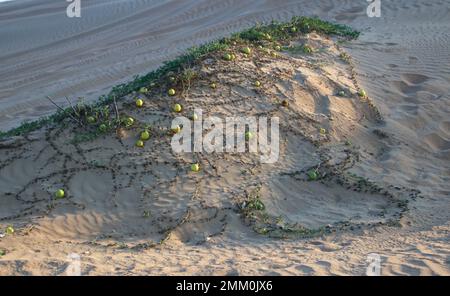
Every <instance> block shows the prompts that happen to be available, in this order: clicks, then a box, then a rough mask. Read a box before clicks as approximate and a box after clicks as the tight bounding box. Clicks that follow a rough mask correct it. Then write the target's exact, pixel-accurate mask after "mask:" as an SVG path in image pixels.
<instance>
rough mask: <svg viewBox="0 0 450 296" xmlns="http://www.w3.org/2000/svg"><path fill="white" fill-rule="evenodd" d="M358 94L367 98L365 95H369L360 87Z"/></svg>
mask: <svg viewBox="0 0 450 296" xmlns="http://www.w3.org/2000/svg"><path fill="white" fill-rule="evenodd" d="M358 95H359V96H360V97H361V98H365V97H366V96H367V93H366V91H365V90H363V89H360V90H359V91H358Z"/></svg>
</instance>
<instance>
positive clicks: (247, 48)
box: [242, 46, 252, 54]
mask: <svg viewBox="0 0 450 296" xmlns="http://www.w3.org/2000/svg"><path fill="white" fill-rule="evenodd" d="M242 52H243V53H245V54H251V53H252V50H251V48H250V47H248V46H247V47H244V48H243V49H242Z"/></svg>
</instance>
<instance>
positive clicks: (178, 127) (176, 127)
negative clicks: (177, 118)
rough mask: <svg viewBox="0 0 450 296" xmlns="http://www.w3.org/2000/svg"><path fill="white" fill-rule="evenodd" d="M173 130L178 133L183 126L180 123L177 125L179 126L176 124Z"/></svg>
mask: <svg viewBox="0 0 450 296" xmlns="http://www.w3.org/2000/svg"><path fill="white" fill-rule="evenodd" d="M171 130H172V132H173V133H175V134H178V133H179V132H181V127H180V126H179V125H177V126H174V127H173V128H172V129H171Z"/></svg>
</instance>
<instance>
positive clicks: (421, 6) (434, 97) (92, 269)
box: [0, 0, 450, 275]
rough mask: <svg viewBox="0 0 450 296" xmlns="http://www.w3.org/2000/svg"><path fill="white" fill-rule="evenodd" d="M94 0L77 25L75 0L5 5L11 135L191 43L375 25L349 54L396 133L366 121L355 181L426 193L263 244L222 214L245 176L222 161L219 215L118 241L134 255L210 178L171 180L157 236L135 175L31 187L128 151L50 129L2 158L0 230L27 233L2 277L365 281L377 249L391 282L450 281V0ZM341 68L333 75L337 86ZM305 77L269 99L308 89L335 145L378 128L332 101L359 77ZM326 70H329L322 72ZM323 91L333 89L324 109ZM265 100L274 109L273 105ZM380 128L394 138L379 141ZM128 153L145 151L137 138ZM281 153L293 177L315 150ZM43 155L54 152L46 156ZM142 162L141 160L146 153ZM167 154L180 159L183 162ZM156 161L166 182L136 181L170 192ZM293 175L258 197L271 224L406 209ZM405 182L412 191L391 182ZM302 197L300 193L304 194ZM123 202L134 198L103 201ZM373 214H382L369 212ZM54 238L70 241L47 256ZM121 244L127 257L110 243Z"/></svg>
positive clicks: (0, 241) (309, 102) (2, 26)
mask: <svg viewBox="0 0 450 296" xmlns="http://www.w3.org/2000/svg"><path fill="white" fill-rule="evenodd" d="M84 2H86V3H84ZM84 2H83V3H82V18H81V19H69V18H67V17H66V16H65V14H64V9H65V7H64V5H65V3H63V2H55V1H45V0H42V1H13V2H6V3H0V38H1V40H2V42H1V43H0V66H1V67H0V123H1V124H2V128H1V130H7V129H9V128H10V127H13V126H16V125H18V124H19V123H20V122H21V121H23V120H30V119H34V118H37V117H39V116H42V115H46V114H49V113H52V112H54V111H55V110H54V108H53V107H52V105H50V104H49V102H48V101H46V100H45V99H44V97H45V95H50V96H52V97H55V98H56V99H57V100H58V101H59V102H63V101H62V98H63V96H65V95H67V96H70V97H77V96H85V97H87V98H88V100H94V99H95V98H97V97H98V95H101V94H104V93H106V92H107V91H108V90H109V88H110V87H111V86H113V85H115V84H117V83H119V82H124V81H128V80H130V79H131V78H132V76H134V75H136V74H144V73H146V72H148V71H150V70H152V69H154V68H156V67H157V66H159V65H160V64H161V62H162V61H164V60H168V59H170V58H172V57H174V56H176V55H178V54H180V53H182V52H183V51H184V50H185V49H186V48H188V47H191V46H192V45H196V44H201V43H204V42H206V41H210V40H213V39H216V38H218V37H222V36H225V35H227V34H229V33H231V32H236V31H238V30H240V29H242V28H245V27H248V26H251V25H252V24H254V23H256V22H257V21H268V20H270V19H272V18H274V19H277V20H287V19H289V18H290V17H291V16H293V15H316V16H319V17H321V18H324V19H327V20H334V21H337V22H340V23H345V24H349V25H351V26H353V27H354V28H356V29H358V30H361V31H362V33H363V34H362V35H361V36H360V38H359V39H358V40H356V41H352V42H350V43H345V44H343V45H342V47H343V49H344V50H345V51H346V52H348V53H349V54H350V55H351V56H352V58H353V61H354V62H355V67H356V77H357V80H358V83H360V85H362V86H363V88H364V89H366V91H367V93H368V94H369V96H370V98H371V99H372V100H373V101H374V103H375V105H376V106H377V108H378V109H379V110H380V112H381V114H382V116H383V124H381V125H377V124H375V123H373V122H372V123H367V127H363V126H360V127H359V128H360V129H358V130H357V132H358V133H356V132H354V133H353V136H354V135H355V134H357V135H358V136H357V137H352V143H353V144H354V145H357V146H360V147H362V152H361V156H360V161H359V162H357V163H355V165H354V166H353V167H352V168H351V170H350V171H351V172H353V173H356V174H358V175H361V176H364V177H367V178H369V179H370V180H372V181H374V182H376V183H377V184H381V185H382V186H384V187H386V188H390V189H392V190H393V191H394V192H397V193H398V198H399V199H400V200H401V199H403V198H405V197H404V196H403V195H405V194H406V195H407V191H403V188H408V189H412V190H419V191H420V192H421V193H420V197H419V198H416V199H414V200H410V201H409V210H408V211H407V212H406V213H404V214H403V217H402V219H400V220H399V221H398V222H399V224H400V225H397V226H396V227H392V226H386V225H384V226H383V225H382V226H379V227H369V228H365V227H362V228H359V227H354V228H353V229H352V230H349V231H343V232H336V233H331V234H328V235H325V236H320V237H317V238H312V239H301V240H278V239H273V238H265V237H262V236H260V235H258V234H256V233H255V232H254V231H252V229H250V228H248V227H243V225H242V222H241V219H240V218H239V217H237V216H236V215H233V214H232V213H228V212H227V210H219V211H217V212H216V211H215V210H214V209H215V208H219V209H226V208H227V206H228V204H227V203H226V202H225V201H226V200H227V199H226V197H228V196H232V193H233V191H232V188H233V186H234V184H236V183H237V182H238V181H239V182H241V181H242V178H240V177H237V176H239V174H240V170H239V169H237V168H234V169H233V166H232V165H231V164H230V165H229V164H228V163H227V162H224V164H223V165H224V167H227V165H229V167H228V168H229V169H230V171H229V173H228V174H226V175H224V176H223V178H222V179H220V180H215V181H214V180H209V181H205V182H206V183H205V184H204V185H203V187H202V188H203V190H205V191H206V192H204V194H206V195H208V196H212V197H213V198H212V199H211V200H210V201H209V202H210V204H206V205H204V204H203V205H202V206H203V207H205V206H206V208H207V209H208V210H206V211H200V210H198V209H200V208H196V206H199V205H197V204H194V205H193V207H192V215H193V216H192V221H197V223H191V224H190V223H186V224H183V225H179V226H180V227H178V228H176V230H175V231H174V232H173V233H172V236H171V237H170V238H169V239H170V241H169V243H167V244H165V245H164V247H161V248H156V249H148V250H140V251H134V250H129V249H126V248H124V249H121V248H118V247H117V244H118V242H120V243H124V244H128V245H129V246H131V247H133V246H135V245H138V244H140V243H142V242H143V241H148V239H149V238H151V239H152V240H154V241H159V240H160V239H162V238H164V237H163V235H161V232H160V230H161V229H169V228H170V229H172V228H173V226H174V225H175V224H176V222H177V221H179V220H180V219H182V218H183V215H184V213H185V210H186V208H187V207H188V205H190V204H189V198H190V197H191V196H188V195H186V193H192V192H194V191H195V188H196V186H197V185H198V183H196V181H198V180H196V179H195V178H189V177H188V178H185V179H183V178H181V179H180V180H179V181H180V184H182V185H173V184H159V186H160V190H161V192H160V196H159V197H160V198H159V199H158V200H155V201H151V205H152V206H155V213H166V214H167V213H170V215H169V216H170V217H173V220H165V219H164V217H160V219H158V217H155V223H154V224H152V227H150V228H149V227H146V226H145V225H146V224H143V222H142V219H141V218H142V217H140V215H142V211H143V210H144V209H145V208H146V207H147V206H149V205H150V201H148V200H147V201H146V200H144V199H142V198H141V197H140V196H139V193H138V192H135V191H134V190H133V189H132V188H134V187H133V186H131V187H128V186H126V184H130V183H132V182H135V181H133V180H132V178H130V176H128V175H127V174H123V175H118V176H115V179H117V180H120V182H116V181H114V182H113V181H111V180H112V179H113V178H112V176H111V175H110V174H111V172H110V171H108V170H98V171H97V170H84V171H83V170H81V171H79V170H74V171H69V172H60V173H58V174H57V175H56V177H58V176H60V175H59V174H61V176H62V177H61V176H60V177H61V178H60V179H58V180H54V179H52V178H53V177H55V176H53V175H52V176H48V177H45V178H44V179H45V180H44V179H43V181H42V182H39V183H36V184H28V182H29V181H30V180H32V179H34V178H36V176H40V175H41V174H43V176H45V172H48V171H54V172H58V171H59V169H60V168H61V169H65V168H67V167H69V168H76V167H77V165H79V164H80V163H82V162H84V161H93V160H96V161H100V162H101V161H107V160H108V157H110V156H112V155H109V154H107V153H106V152H105V153H106V154H104V155H103V156H104V159H102V155H100V156H99V155H98V153H96V151H95V147H96V146H97V145H102V146H106V147H108V148H110V150H107V151H110V152H111V153H116V152H117V150H119V149H121V148H122V146H121V144H120V143H118V142H115V141H111V140H108V139H101V140H99V142H97V143H94V144H93V146H91V147H89V146H88V145H86V147H82V148H81V149H82V150H84V151H83V153H79V152H77V151H75V150H74V151H63V152H64V153H61V150H58V147H59V145H61V144H62V143H61V141H63V140H64V139H66V138H65V137H68V135H67V132H66V133H65V132H64V131H62V132H61V134H59V131H52V132H51V133H53V134H50V135H49V136H50V139H54V141H53V140H51V141H50V142H53V143H54V145H50V144H49V143H48V142H47V141H43V140H42V138H43V137H44V136H45V134H43V133H42V132H37V133H35V134H33V135H32V136H31V138H30V139H31V140H33V139H35V140H33V141H31V143H30V144H27V145H31V146H23V145H21V144H20V143H18V142H15V143H13V145H17V147H19V148H17V149H12V150H11V149H6V150H4V149H2V150H3V151H9V152H8V153H3V151H2V153H0V161H1V163H2V167H1V168H0V184H1V186H0V188H1V192H0V217H1V219H2V220H1V221H0V222H1V224H2V226H4V225H3V224H5V225H6V224H7V222H8V221H11V220H12V221H15V223H17V228H18V229H21V230H20V233H19V234H20V235H19V236H16V237H13V238H0V247H2V248H5V249H7V250H8V254H6V255H5V256H4V257H2V258H1V259H0V274H64V270H65V268H66V267H67V260H66V259H67V258H66V256H67V254H69V253H71V252H77V253H80V254H82V257H83V273H84V274H202V275H208V274H246V275H247V274H262V275H268V274H284V275H293V274H320V275H329V274H336V275H344V274H356V275H362V274H364V273H365V270H366V266H367V262H366V258H367V255H368V254H369V253H373V252H374V253H378V254H380V256H381V260H382V274H384V275H436V274H439V275H443V274H445V275H448V274H450V263H449V259H450V246H449V237H448V231H449V230H450V224H449V220H450V219H449V218H450V217H449V213H450V211H449V207H450V204H449V196H450V187H449V185H448V184H449V178H450V175H449V172H450V130H449V128H450V120H449V119H448V118H449V116H448V114H450V110H449V109H450V104H449V99H450V97H449V96H450V64H449V63H448V61H449V60H450V50H449V49H450V33H449V32H450V23H449V21H448V15H449V14H450V11H449V10H450V8H449V6H448V3H447V1H444V0H442V1H440V0H434V1H406V0H399V1H389V2H388V1H382V17H381V18H368V17H367V15H366V14H365V10H366V5H367V3H366V1H332V0H329V1H325V0H323V1H289V0H283V1H275V0H273V1H271V0H267V1H260V2H259V3H258V4H255V1H245V0H240V1H233V0H229V1H214V0H209V1H206V0H205V1H145V0H138V1H115V2H114V4H111V3H108V1H95V3H94V2H93V1H84ZM318 42H319V41H318ZM320 42H323V41H320ZM280 63H282V62H280ZM272 66H273V65H272ZM272 66H271V67H269V68H270V69H272V68H273V67H272ZM278 66H281V65H278ZM269 68H268V69H269ZM332 69H335V68H334V67H333V68H332ZM332 69H329V71H331V72H330V73H329V77H336V75H335V73H332V71H333V70H332ZM303 71H304V72H303V73H302V72H301V71H300V73H299V75H298V76H296V78H297V79H298V80H299V81H302V82H306V83H307V85H308V86H309V91H305V93H301V90H300V89H299V88H298V89H296V87H297V86H296V84H295V83H294V84H291V85H290V84H286V83H280V84H279V85H277V87H275V88H273V89H272V90H271V92H272V93H271V95H274V96H286V97H291V98H292V97H293V96H292V94H301V95H298V98H300V97H301V101H300V102H301V103H300V102H299V103H298V104H296V103H295V102H292V104H291V105H290V107H291V108H293V109H295V108H297V109H295V110H296V111H297V112H303V113H304V114H310V115H311V116H313V117H314V118H316V117H315V116H319V115H321V114H325V115H329V114H335V115H336V120H337V121H335V123H333V124H332V125H331V126H327V129H329V130H332V131H333V134H332V135H333V137H334V138H333V139H332V140H334V141H338V140H342V139H343V138H344V136H351V135H350V134H351V133H352V131H353V130H352V129H351V128H350V126H346V125H345V123H346V122H347V123H348V122H353V123H354V124H355V125H357V124H356V122H357V120H358V118H359V117H360V115H361V114H366V115H368V117H369V119H370V115H371V113H368V110H367V109H365V108H363V107H362V106H360V105H357V104H356V105H355V104H350V103H349V102H348V101H345V100H341V99H339V98H337V97H335V96H331V95H330V94H327V92H330V91H331V89H332V86H333V84H331V83H338V85H347V86H348V87H349V88H351V87H352V86H351V84H350V82H349V81H345V80H341V81H334V79H330V84H325V85H320V84H319V83H318V79H314V78H315V76H314V75H315V74H316V75H319V74H317V73H315V72H314V71H311V72H307V70H306V69H304V70H303ZM343 71H345V70H343ZM325 72H326V71H325ZM322 75H325V74H324V73H320V75H319V76H320V77H322ZM344 76H345V75H344ZM305 79H306V80H305ZM308 79H309V80H308ZM353 87H354V86H353ZM311 90H314V91H316V92H310V91H311ZM239 91H242V90H239ZM321 92H323V93H321ZM311 94H312V95H311ZM324 94H325V95H328V96H327V97H328V99H327V100H325V99H324ZM155 104H158V103H157V102H155ZM157 106H158V107H161V106H162V105H161V106H160V105H157ZM257 106H263V102H258V104H257ZM246 107H248V106H246V105H245V103H243V104H242V105H230V106H229V107H228V108H227V106H226V105H225V106H224V107H223V109H220V110H221V112H232V111H233V110H234V108H246ZM210 111H211V112H213V111H214V110H213V109H211V110H210ZM343 111H345V112H343ZM372 115H373V114H372ZM136 116H137V118H139V115H138V114H136ZM155 116H156V115H155ZM155 120H160V119H159V118H155ZM161 120H163V119H161ZM339 124H342V126H340V125H339ZM305 128H307V127H305ZM366 128H367V129H366ZM374 129H379V130H382V133H378V134H377V133H373V130H374ZM40 133H41V134H40ZM54 133H56V134H54ZM16 141H19V142H20V140H16ZM130 141H131V140H130ZM49 145H50V146H49ZM124 145H132V142H126V141H125V144H124ZM161 145H163V144H161ZM23 147H26V148H23ZM50 147H51V148H50ZM299 147H300V148H299ZM92 149H94V150H92ZM283 149H285V150H284V158H283V162H282V164H283V168H284V169H292V170H294V169H295V168H296V169H300V170H301V169H302V167H301V166H299V163H302V164H305V162H302V160H305V159H302V152H307V153H310V152H311V151H313V148H312V147H310V146H308V145H307V144H304V142H303V141H299V142H295V140H294V141H293V143H289V144H286V146H284V148H283ZM38 151H41V152H40V153H39V154H36V153H37V152H38ZM339 152H340V151H338V150H336V151H332V153H331V152H330V155H340V154H339ZM65 154H72V155H74V158H75V159H73V160H65V159H64V157H63V156H64V155H65ZM129 157H131V159H132V161H134V162H137V161H139V159H137V158H133V155H129ZM160 157H161V159H163V160H167V161H169V164H170V161H171V157H172V156H171V155H162V156H160ZM303 157H304V156H303ZM78 158H79V159H78ZM308 160H309V161H315V159H308ZM229 161H230V162H231V161H232V159H231V160H229ZM246 161H249V160H246ZM154 165H155V168H154V169H153V171H155V172H159V173H160V174H159V175H156V176H151V177H148V178H149V179H146V180H141V179H139V181H138V183H139V184H158V183H157V180H160V179H170V178H174V177H175V176H176V175H177V170H176V169H175V168H174V166H171V165H167V163H157V164H154ZM224 171H225V169H224ZM136 173H138V174H139V172H138V171H137V172H136ZM265 173H267V172H265ZM289 178H291V177H282V178H268V180H265V181H267V182H264V184H267V186H265V187H263V188H262V191H261V194H262V195H261V196H262V197H261V198H262V199H264V201H265V203H266V204H268V205H269V206H270V208H271V209H272V211H273V212H271V214H273V215H274V216H277V215H279V214H280V213H281V214H283V215H285V219H287V220H288V221H289V220H290V221H291V222H299V221H300V222H302V223H303V224H306V225H308V226H311V227H314V226H323V225H327V224H329V223H333V222H335V221H339V220H342V219H343V218H348V217H351V218H352V219H354V220H356V221H357V224H358V225H361V224H364V223H379V222H382V223H383V222H385V221H384V220H383V219H381V215H380V213H379V212H377V209H378V211H384V213H385V217H388V218H389V217H397V216H396V215H398V213H399V210H398V208H397V207H396V206H395V205H393V204H390V203H389V201H388V200H386V198H385V197H384V196H380V195H377V194H373V195H370V194H363V193H357V192H351V193H349V192H347V191H346V190H345V189H342V188H339V186H337V185H336V184H331V183H328V184H325V185H317V186H314V185H310V184H308V183H307V184H306V185H300V184H302V183H295V182H293V181H292V180H290V179H289ZM236 179H238V180H236ZM65 180H70V182H71V183H70V184H68V186H71V188H74V190H75V192H74V196H75V198H74V199H71V201H70V202H67V204H64V205H62V206H60V207H57V208H56V209H55V210H54V211H51V214H49V215H46V214H45V213H46V211H49V209H48V207H47V206H48V200H46V198H45V196H47V195H48V190H49V188H51V186H54V184H57V183H58V182H64V181H65ZM93 180H103V182H93ZM246 180H247V179H246ZM247 181H248V182H250V181H251V179H248V180H247ZM79 184H85V185H84V186H79ZM249 184H250V183H249ZM393 184H395V186H396V187H398V188H400V189H396V188H391V187H389V186H392V185H393ZM77 185H78V186H77ZM243 185H245V183H243ZM177 186H182V187H177ZM18 188H26V190H28V191H27V192H22V193H24V194H23V196H24V198H25V200H20V199H19V200H17V199H16V198H15V197H14V196H13V195H11V194H9V192H14V190H17V189H18ZM224 188H225V190H224ZM150 189H151V188H149V190H150ZM293 190H295V191H296V192H301V193H302V194H301V195H298V194H293V193H292V191H293ZM33 192H34V193H33ZM110 192H116V194H117V196H125V195H126V196H128V197H129V199H127V200H121V199H113V200H111V199H109V198H106V195H107V194H109V193H110ZM93 196H96V198H93ZM315 196H320V198H314V197H315ZM342 196H344V197H345V199H343V200H342ZM355 200H356V201H355ZM146 202H148V203H149V204H146ZM367 204H370V209H375V210H374V211H368V210H367V207H365V205H367ZM31 205H33V206H31ZM86 205H88V207H87V208H83V206H86ZM156 209H158V210H156ZM196 209H197V210H196ZM202 209H203V210H204V208H202ZM23 213H29V215H26V218H25V219H24V220H21V219H22V218H17V217H14V215H19V214H23ZM161 216H164V215H162V214H161ZM29 219H31V220H32V221H33V223H29V222H30V220H29ZM123 221H127V223H125V224H124V223H122V222H123ZM156 221H158V223H159V224H158V223H156ZM223 221H226V225H227V227H226V228H223V225H224V222H223ZM308 223H309V224H308ZM30 225H31V226H30ZM33 225H34V226H33ZM22 226H23V228H21V227H22ZM26 234H28V235H26ZM105 234H107V235H105ZM206 237H207V238H208V240H206V239H205V238H206ZM48 240H51V241H53V244H52V246H57V247H49V245H48ZM86 242H89V243H86ZM197 243H198V244H199V245H197ZM111 244H115V245H116V247H114V248H109V247H107V246H110V245H111ZM19 246H20V247H19Z"/></svg>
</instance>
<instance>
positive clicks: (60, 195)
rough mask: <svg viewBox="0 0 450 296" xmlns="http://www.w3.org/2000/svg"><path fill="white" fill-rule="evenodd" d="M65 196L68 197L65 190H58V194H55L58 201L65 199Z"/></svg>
mask: <svg viewBox="0 0 450 296" xmlns="http://www.w3.org/2000/svg"><path fill="white" fill-rule="evenodd" d="M65 195H66V193H65V192H64V190H62V189H58V190H56V192H55V197H56V199H61V198H64V196H65Z"/></svg>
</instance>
